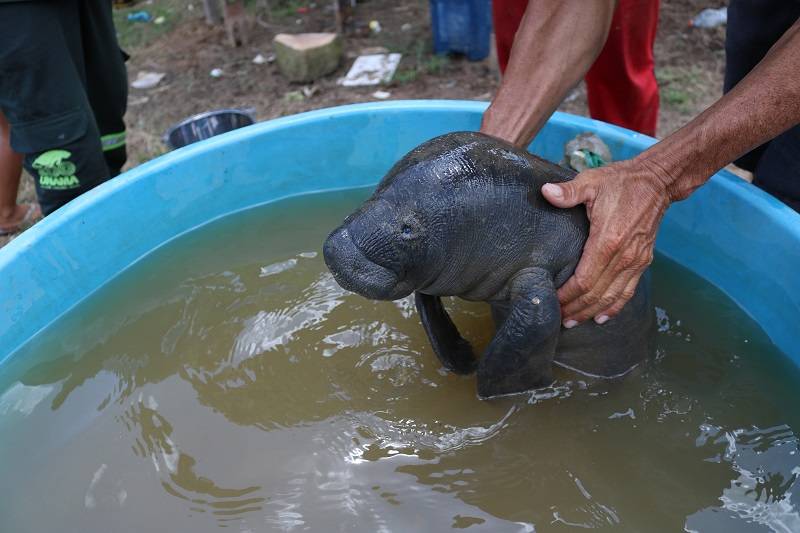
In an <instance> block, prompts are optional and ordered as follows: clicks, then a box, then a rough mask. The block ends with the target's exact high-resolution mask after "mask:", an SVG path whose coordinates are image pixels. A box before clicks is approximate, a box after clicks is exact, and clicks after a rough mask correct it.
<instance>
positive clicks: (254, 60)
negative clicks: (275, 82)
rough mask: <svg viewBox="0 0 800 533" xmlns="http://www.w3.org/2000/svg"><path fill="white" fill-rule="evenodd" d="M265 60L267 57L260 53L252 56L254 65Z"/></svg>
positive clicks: (260, 63) (261, 63)
mask: <svg viewBox="0 0 800 533" xmlns="http://www.w3.org/2000/svg"><path fill="white" fill-rule="evenodd" d="M266 62H267V58H266V57H264V56H262V55H261V54H258V55H257V56H256V57H254V58H253V63H255V64H256V65H263V64H264V63H266Z"/></svg>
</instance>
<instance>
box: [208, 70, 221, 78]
mask: <svg viewBox="0 0 800 533" xmlns="http://www.w3.org/2000/svg"><path fill="white" fill-rule="evenodd" d="M209 74H210V75H211V77H212V78H219V77H220V76H222V69H221V68H215V69H212V70H211V72H209Z"/></svg>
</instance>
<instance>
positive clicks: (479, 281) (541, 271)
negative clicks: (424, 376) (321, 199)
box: [323, 132, 653, 398]
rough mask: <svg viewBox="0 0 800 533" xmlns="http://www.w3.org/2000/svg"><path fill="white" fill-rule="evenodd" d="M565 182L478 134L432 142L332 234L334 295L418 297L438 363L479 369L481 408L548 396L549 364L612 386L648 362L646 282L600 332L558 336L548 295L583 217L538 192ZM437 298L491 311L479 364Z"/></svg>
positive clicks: (571, 259) (327, 252)
mask: <svg viewBox="0 0 800 533" xmlns="http://www.w3.org/2000/svg"><path fill="white" fill-rule="evenodd" d="M574 175H575V173H574V172H572V171H570V170H566V169H564V168H561V167H559V166H557V165H554V164H552V163H550V162H548V161H545V160H543V159H541V158H538V157H536V156H534V155H531V154H530V153H528V152H526V151H524V150H520V149H518V148H515V147H514V146H512V145H510V144H507V143H504V142H502V141H499V140H497V139H494V138H492V137H489V136H486V135H483V134H480V133H472V132H460V133H451V134H448V135H443V136H441V137H437V138H435V139H433V140H431V141H428V142H426V143H424V144H422V145H420V146H419V147H417V148H416V149H414V150H412V151H411V152H409V153H408V154H407V155H406V156H405V157H404V158H403V159H401V160H400V161H399V162H398V163H397V164H396V165H395V166H394V167H393V168H392V169H391V170H390V171H389V173H388V174H387V175H386V177H384V178H383V180H382V181H381V183H380V184H379V185H378V188H377V189H376V191H375V193H374V194H373V195H372V197H371V198H370V199H369V200H367V201H366V202H365V203H364V205H362V206H361V208H359V209H358V210H357V211H356V212H355V213H353V214H351V215H350V216H348V217H347V218H346V219H345V221H344V222H343V223H342V225H341V226H340V227H339V228H337V229H336V230H334V231H333V233H331V234H330V236H329V237H328V239H327V241H326V242H325V246H324V250H323V253H324V256H325V262H326V264H327V265H328V268H329V269H330V271H331V272H332V273H333V276H334V278H335V279H336V281H337V282H338V283H339V284H340V285H341V286H342V287H344V288H345V289H348V290H350V291H353V292H356V293H358V294H360V295H362V296H365V297H367V298H371V299H378V300H396V299H399V298H403V297H405V296H408V295H409V294H411V293H412V292H416V305H417V309H418V311H419V313H420V317H421V320H422V324H423V326H424V328H425V331H426V333H427V334H428V338H429V339H430V342H431V344H432V346H433V348H434V351H435V352H436V355H437V356H438V358H439V360H440V361H441V362H442V364H443V365H444V366H445V367H446V368H448V369H449V370H451V371H453V372H457V373H459V374H468V373H471V372H473V371H475V370H476V369H477V374H478V395H479V396H480V397H481V398H488V397H492V396H498V395H503V394H513V393H518V392H523V391H528V390H531V389H535V388H539V387H542V386H546V385H549V384H550V383H551V382H552V381H553V370H552V365H553V363H554V362H555V363H556V364H561V365H562V366H565V367H568V368H571V369H574V370H577V371H580V372H583V373H586V374H590V375H594V376H600V377H616V376H619V375H622V374H624V373H626V372H627V371H628V370H630V369H631V368H633V367H634V366H636V364H637V363H639V362H640V361H641V360H642V358H643V357H645V355H646V353H647V349H648V348H647V345H648V339H649V337H650V332H651V330H652V325H653V309H652V305H651V304H650V296H649V292H650V291H649V279H648V276H644V277H643V278H642V279H643V281H642V282H640V283H639V287H638V288H637V290H636V293H635V295H634V297H633V298H632V299H631V300H630V302H628V304H627V305H626V306H625V308H624V309H623V310H622V312H621V313H620V314H619V315H618V316H617V317H615V318H614V319H612V320H610V321H608V322H607V323H606V324H604V325H597V324H595V323H594V322H592V321H589V322H587V323H584V324H581V325H580V326H577V327H575V328H572V329H569V330H567V329H562V327H561V317H560V308H559V303H558V298H557V297H556V289H557V287H559V286H560V285H561V284H563V283H564V282H565V281H566V280H567V278H569V276H570V275H571V274H572V272H573V271H574V270H575V266H576V265H577V263H578V259H579V258H580V255H581V251H582V249H583V244H584V242H585V241H586V237H587V235H588V230H589V223H588V220H587V218H586V213H585V209H584V208H583V206H579V207H576V208H572V209H558V208H555V207H552V206H551V205H550V204H549V203H548V202H547V200H545V199H544V197H543V196H542V195H541V193H540V189H541V186H542V185H543V184H544V183H547V182H563V181H568V180H570V179H572V178H573V177H574ZM441 296H459V297H461V298H464V299H466V300H477V301H485V302H488V303H489V304H491V306H492V316H493V318H494V321H495V324H496V327H497V331H496V333H495V336H494V338H493V339H492V341H491V343H490V344H489V346H488V348H487V349H486V353H485V354H484V356H483V357H482V358H481V359H480V361H477V360H476V358H475V356H474V355H473V352H472V348H471V346H470V345H469V343H468V342H467V341H466V340H464V339H463V338H462V337H461V335H460V334H459V333H458V330H457V329H456V327H455V325H454V324H453V322H452V321H451V320H450V317H449V316H448V315H447V312H446V311H445V309H444V308H443V306H442V303H441V301H440V297H441Z"/></svg>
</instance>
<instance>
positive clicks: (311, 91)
mask: <svg viewBox="0 0 800 533" xmlns="http://www.w3.org/2000/svg"><path fill="white" fill-rule="evenodd" d="M317 92H319V87H317V86H316V85H311V86H308V85H306V86H305V87H303V96H305V97H306V98H311V97H312V96H314V95H315V94H317Z"/></svg>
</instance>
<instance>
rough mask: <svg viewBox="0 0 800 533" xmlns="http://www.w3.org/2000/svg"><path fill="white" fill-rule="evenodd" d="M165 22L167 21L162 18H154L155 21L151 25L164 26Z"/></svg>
mask: <svg viewBox="0 0 800 533" xmlns="http://www.w3.org/2000/svg"><path fill="white" fill-rule="evenodd" d="M166 20H167V19H165V18H164V17H156V19H155V20H154V21H153V24H164V22H165V21H166Z"/></svg>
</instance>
